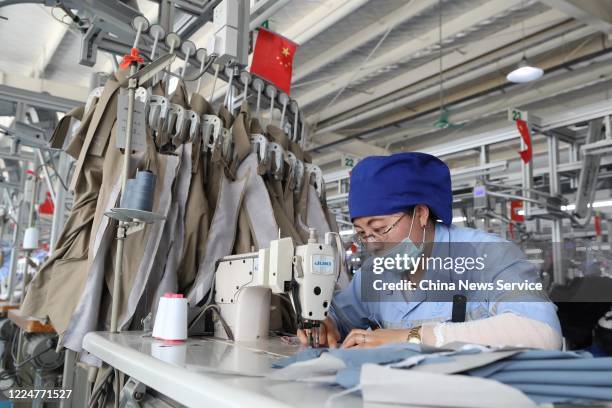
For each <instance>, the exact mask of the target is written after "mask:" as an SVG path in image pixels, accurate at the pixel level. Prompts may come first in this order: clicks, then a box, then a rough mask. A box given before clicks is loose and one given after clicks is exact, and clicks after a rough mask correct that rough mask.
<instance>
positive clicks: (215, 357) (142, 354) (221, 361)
mask: <svg viewBox="0 0 612 408" xmlns="http://www.w3.org/2000/svg"><path fill="white" fill-rule="evenodd" d="M83 348H84V349H85V350H87V351H88V352H89V353H91V354H93V355H94V356H96V357H98V358H99V359H101V360H102V361H104V362H105V363H107V364H109V365H111V366H113V367H115V368H116V369H118V370H119V371H121V372H123V373H125V374H127V375H129V376H130V377H134V378H135V379H137V380H138V381H140V382H142V383H144V384H146V385H147V386H148V387H151V388H153V389H154V390H156V391H158V392H159V393H161V394H164V395H166V396H167V397H169V398H171V399H173V400H175V401H177V402H179V403H181V404H184V405H186V406H188V407H204V406H211V407H240V408H242V407H245V406H249V407H267V408H274V407H279V408H280V407H304V408H306V407H322V406H324V404H325V401H326V400H327V399H328V398H329V397H330V396H332V395H334V394H336V393H338V392H340V391H342V390H343V389H342V388H340V387H331V386H327V385H323V384H311V383H308V384H307V383H302V382H284V381H273V380H269V379H266V378H265V377H263V375H265V374H266V373H268V372H270V371H271V370H274V369H273V368H271V364H272V362H273V361H275V360H278V359H280V358H282V357H284V356H288V355H292V354H295V353H296V352H297V351H298V350H299V349H300V347H299V346H293V345H288V344H284V343H282V342H281V341H280V339H279V338H274V339H269V340H260V341H257V342H242V343H234V342H231V341H227V340H220V339H214V338H193V339H189V340H187V341H186V342H185V343H184V344H181V345H173V346H166V345H164V344H163V342H161V341H159V340H155V339H153V338H152V337H145V336H144V335H143V333H142V332H124V333H108V332H96V333H89V334H87V335H86V336H85V338H84V340H83ZM235 373H242V374H243V375H236V374H235ZM249 374H250V375H251V376H248V375H249ZM362 405H363V401H362V399H361V397H360V396H359V394H352V395H348V396H343V397H341V398H338V399H334V401H333V406H334V407H361V406H362ZM368 405H369V404H368ZM369 406H370V405H369Z"/></svg>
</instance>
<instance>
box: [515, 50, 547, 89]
mask: <svg viewBox="0 0 612 408" xmlns="http://www.w3.org/2000/svg"><path fill="white" fill-rule="evenodd" d="M542 75H544V70H543V69H542V68H538V67H536V66H533V65H531V64H530V63H529V62H528V61H527V59H526V58H525V57H523V59H522V60H521V62H520V63H519V65H518V67H517V68H516V69H515V70H514V71H512V72H510V73H509V74H508V75H506V79H507V80H508V81H510V82H514V83H517V84H523V83H525V82H531V81H535V80H536V79H539V78H540V77H541V76H542Z"/></svg>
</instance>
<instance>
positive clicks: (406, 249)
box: [361, 214, 425, 274]
mask: <svg viewBox="0 0 612 408" xmlns="http://www.w3.org/2000/svg"><path fill="white" fill-rule="evenodd" d="M414 219H415V217H414V214H413V216H412V221H411V222H410V231H409V232H408V236H407V237H406V238H404V239H403V240H402V241H400V242H398V243H397V244H396V245H394V246H393V247H391V248H389V249H388V250H381V251H373V252H372V253H370V254H369V256H368V257H367V258H366V259H365V261H364V262H363V265H362V267H361V269H362V270H364V271H367V272H368V273H369V272H372V271H375V268H376V267H378V268H380V267H381V265H380V263H381V262H384V261H380V259H381V258H383V259H386V258H392V259H394V260H397V259H399V262H393V264H394V265H393V267H392V268H384V271H385V272H393V273H397V274H401V273H403V272H406V273H412V272H413V271H414V270H415V269H416V266H418V264H419V263H420V259H421V255H422V254H423V248H424V247H425V227H423V242H421V245H419V246H417V245H415V244H414V243H413V242H412V240H411V239H410V235H411V234H412V227H413V225H414ZM388 262H390V261H388ZM398 264H399V265H398ZM383 267H384V266H383Z"/></svg>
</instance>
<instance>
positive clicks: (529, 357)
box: [270, 344, 612, 407]
mask: <svg viewBox="0 0 612 408" xmlns="http://www.w3.org/2000/svg"><path fill="white" fill-rule="evenodd" d="M275 368H279V370H276V371H275V372H273V373H272V374H271V375H270V378H271V379H275V380H299V381H308V382H319V383H321V382H323V383H328V384H335V385H340V386H341V387H344V388H347V389H354V390H358V389H360V390H361V391H362V393H363V396H364V400H368V401H372V402H387V403H407V402H409V403H411V404H415V403H427V404H431V403H432V402H435V404H434V405H436V406H458V405H457V403H458V402H459V401H458V398H462V397H465V398H466V401H465V404H467V405H465V406H474V407H478V406H487V404H491V403H494V404H497V403H504V405H506V404H507V405H508V406H511V404H515V405H516V406H519V405H520V406H534V404H541V403H566V402H577V401H585V400H605V401H612V357H602V358H594V357H593V356H592V355H591V354H590V353H587V352H570V351H555V350H525V349H516V348H514V349H512V348H505V349H488V348H485V347H481V346H473V345H451V346H450V347H449V348H446V349H434V348H427V347H424V346H423V347H421V346H418V345H414V344H393V345H388V346H383V347H378V348H374V349H305V350H303V351H301V352H300V353H298V354H296V355H295V356H291V357H288V358H285V359H283V360H279V361H278V362H277V363H276V364H275ZM451 374H453V375H451ZM492 380H494V381H492ZM432 381H435V382H436V386H435V387H437V389H438V390H440V384H441V383H447V385H448V388H445V391H444V393H435V392H432V386H433V385H430V386H428V384H429V383H431V382H432ZM398 385H400V387H398ZM508 386H509V387H508ZM459 389H460V390H459ZM458 390H459V391H458ZM469 390H472V391H474V392H475V393H477V394H474V395H471V397H470V391H469ZM517 390H518V391H520V392H521V393H522V394H521V393H519V392H518V391H517ZM476 395H478V398H475V397H476ZM524 395H526V396H527V397H529V399H530V400H531V401H529V400H527V399H526V398H525V399H523V400H522V399H521V397H523V398H524ZM406 398H408V399H406ZM470 399H471V400H470ZM462 404H463V402H462V403H460V404H459V405H461V406H464V405H462Z"/></svg>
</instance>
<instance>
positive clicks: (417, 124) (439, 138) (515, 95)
mask: <svg viewBox="0 0 612 408" xmlns="http://www.w3.org/2000/svg"><path fill="white" fill-rule="evenodd" d="M604 47H605V44H604V45H602V44H601V41H596V40H595V39H594V40H593V41H592V42H591V43H589V44H586V45H585V46H584V47H583V48H584V50H583V51H584V53H585V54H579V55H575V57H576V58H577V59H579V58H580V57H582V56H583V55H588V54H593V52H595V53H596V52H597V51H598V50H601V49H604ZM565 57H566V55H563V54H562V55H555V56H553V57H551V58H550V59H549V60H548V61H542V62H540V63H539V65H541V66H543V67H550V65H549V64H553V63H556V64H557V65H558V64H564V58H565ZM611 68H612V62H611V61H610V60H605V61H602V62H598V63H594V64H591V65H589V66H586V67H583V68H580V69H578V70H574V71H569V72H564V73H562V74H560V75H555V76H551V77H549V78H546V76H545V77H544V78H542V79H541V80H540V81H538V82H536V83H533V84H526V85H517V86H514V87H513V88H511V89H510V91H509V92H506V93H505V94H503V95H495V96H491V97H488V98H485V97H483V98H480V99H479V100H476V101H474V102H472V103H470V105H467V106H465V107H464V108H460V109H457V110H455V111H454V112H453V114H452V116H451V121H452V122H453V123H456V124H462V123H470V122H471V121H474V120H477V119H479V118H483V117H490V116H492V115H495V114H500V113H503V112H505V111H506V110H507V109H508V107H524V106H526V105H529V104H532V103H537V102H541V101H543V100H546V99H549V98H552V97H554V96H557V95H561V94H564V93H567V92H571V91H574V90H579V89H582V88H584V87H585V86H589V85H592V84H595V83H599V82H601V81H606V80H610V78H611V75H612V74H611V72H612V70H611ZM502 81H504V78H502V77H501V76H500V77H499V78H490V79H489V80H488V81H487V82H486V83H484V82H483V84H480V83H478V84H476V85H474V87H473V88H471V89H467V90H466V89H460V90H458V91H455V92H453V93H449V94H448V98H449V100H455V99H461V98H463V99H465V98H467V97H469V95H470V94H471V93H482V92H483V89H484V88H480V85H482V86H483V87H487V88H489V89H490V90H495V89H499V83H501V82H502ZM606 106H607V105H606ZM436 109H437V105H436V104H435V103H434V102H431V101H430V102H426V103H425V104H423V105H422V106H419V109H418V110H419V112H427V110H429V112H431V113H428V114H426V115H424V116H420V117H418V118H414V119H413V120H412V121H411V122H410V126H409V127H405V128H403V129H401V130H397V131H393V129H392V128H387V129H381V130H378V131H377V132H376V133H373V137H376V139H373V138H369V139H367V140H366V141H367V143H368V144H370V145H374V144H375V143H376V144H378V145H380V146H386V147H387V148H389V150H390V151H392V152H393V151H398V149H401V148H402V147H405V146H409V148H410V149H411V150H420V149H438V150H436V153H440V150H439V147H440V144H444V143H445V142H447V143H446V144H448V145H449V146H451V145H453V144H457V143H458V142H457V137H458V136H457V135H458V133H457V132H459V133H461V132H464V131H462V130H457V131H455V132H448V131H447V130H439V129H436V128H434V127H433V125H432V124H433V121H434V120H435V116H436V115H437V110H436ZM565 110H566V113H567V115H572V116H576V115H578V113H577V111H576V110H572V109H570V108H568V107H566V108H565ZM536 113H537V112H536ZM550 121H551V123H553V122H555V121H556V119H555V120H552V119H551V120H550ZM558 125H559V123H557V122H555V124H554V126H558ZM554 126H553V127H554ZM464 133H467V136H470V135H471V137H472V138H473V139H474V140H475V142H474V143H476V144H478V143H479V140H480V139H481V138H480V137H477V138H476V137H474V135H473V132H471V131H466V132H464ZM376 135H380V136H376ZM350 141H352V140H347V141H346V143H349V142H350ZM393 145H395V146H393ZM436 146H437V147H436ZM338 147H339V146H338V145H336V146H334V147H333V148H338ZM330 149H331V147H330ZM422 151H427V150H422ZM322 158H324V159H322V160H320V161H319V163H320V165H324V164H325V163H330V162H334V161H335V160H337V159H338V155H337V154H335V153H330V154H326V155H324V156H322Z"/></svg>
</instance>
